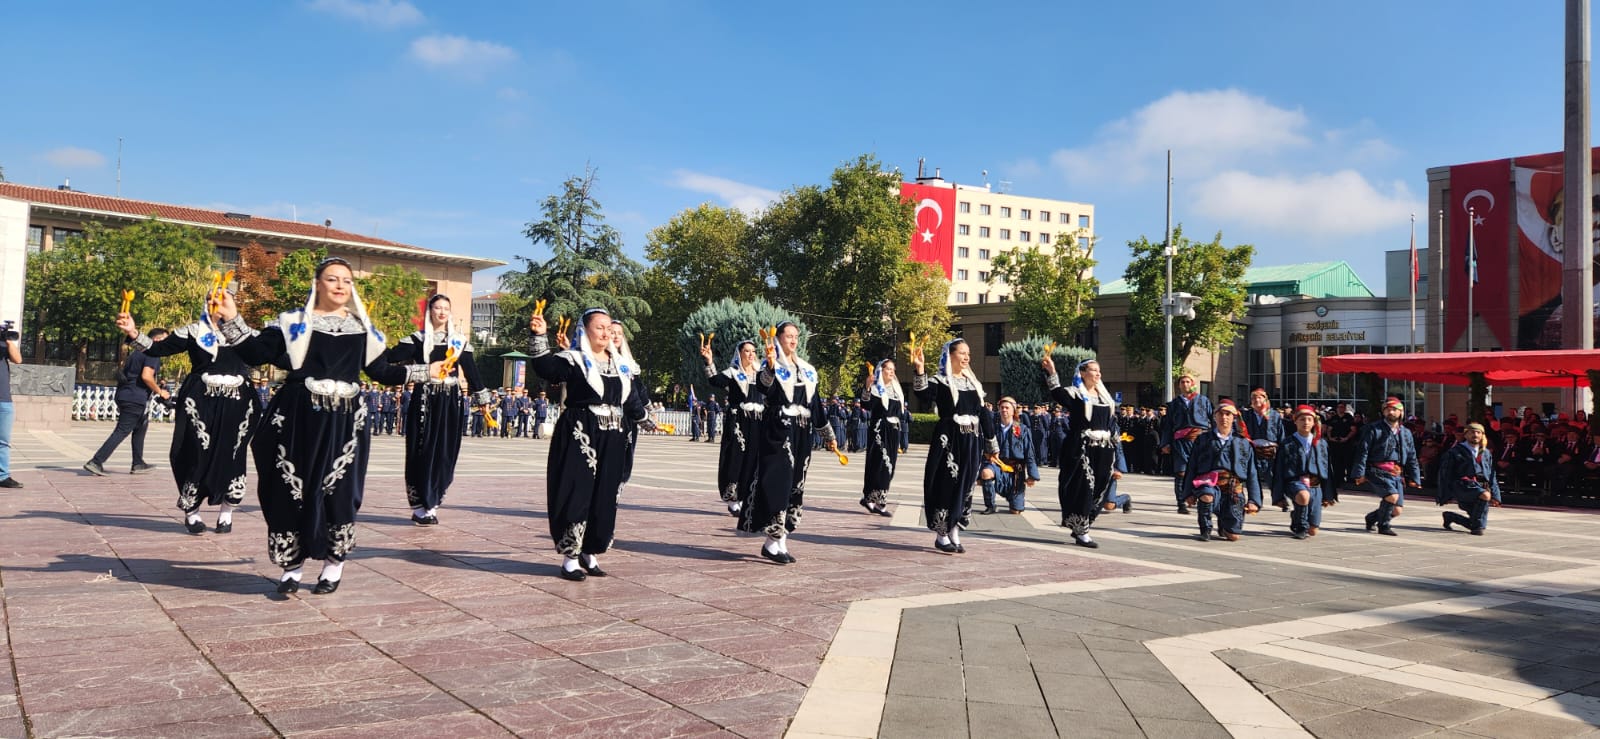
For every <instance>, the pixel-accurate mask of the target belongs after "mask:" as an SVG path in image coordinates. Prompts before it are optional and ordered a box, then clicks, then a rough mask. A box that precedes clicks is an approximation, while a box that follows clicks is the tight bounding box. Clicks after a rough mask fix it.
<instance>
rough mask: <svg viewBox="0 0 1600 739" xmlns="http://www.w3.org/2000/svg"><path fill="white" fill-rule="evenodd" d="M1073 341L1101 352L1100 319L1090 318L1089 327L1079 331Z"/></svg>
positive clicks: (1090, 349) (1093, 350)
mask: <svg viewBox="0 0 1600 739" xmlns="http://www.w3.org/2000/svg"><path fill="white" fill-rule="evenodd" d="M1073 343H1074V344H1077V345H1078V346H1081V347H1083V348H1085V349H1088V350H1089V351H1092V352H1096V353H1099V351H1100V321H1099V320H1098V319H1094V318H1091V319H1089V325H1088V327H1087V328H1085V329H1083V330H1082V331H1079V332H1078V336H1077V337H1076V339H1075V340H1074V341H1073Z"/></svg>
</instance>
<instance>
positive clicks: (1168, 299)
mask: <svg viewBox="0 0 1600 739" xmlns="http://www.w3.org/2000/svg"><path fill="white" fill-rule="evenodd" d="M1166 252H1167V291H1166V292H1165V293H1163V294H1162V296H1161V314H1162V316H1164V317H1165V318H1166V324H1167V332H1166V333H1167V366H1166V368H1165V369H1164V370H1163V372H1164V374H1165V375H1166V378H1167V379H1166V388H1167V389H1166V393H1165V396H1166V397H1165V398H1163V400H1165V401H1166V402H1171V401H1172V257H1173V255H1174V254H1175V253H1176V252H1177V250H1176V249H1175V248H1173V246H1172V150H1171V149H1168V150H1167V239H1166Z"/></svg>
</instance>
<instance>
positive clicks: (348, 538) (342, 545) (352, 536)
mask: <svg viewBox="0 0 1600 739" xmlns="http://www.w3.org/2000/svg"><path fill="white" fill-rule="evenodd" d="M355 548H356V525H355V524H354V523H344V524H339V525H337V526H329V527H328V555H329V556H330V557H331V558H332V559H337V560H341V561H342V560H344V556H345V555H346V554H349V553H350V550H352V549H355Z"/></svg>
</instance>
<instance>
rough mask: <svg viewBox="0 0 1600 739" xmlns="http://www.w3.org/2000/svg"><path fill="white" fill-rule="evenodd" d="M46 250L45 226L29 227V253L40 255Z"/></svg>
mask: <svg viewBox="0 0 1600 739" xmlns="http://www.w3.org/2000/svg"><path fill="white" fill-rule="evenodd" d="M43 248H44V226H29V227H28V253H29V254H38V253H39V250H40V249H43Z"/></svg>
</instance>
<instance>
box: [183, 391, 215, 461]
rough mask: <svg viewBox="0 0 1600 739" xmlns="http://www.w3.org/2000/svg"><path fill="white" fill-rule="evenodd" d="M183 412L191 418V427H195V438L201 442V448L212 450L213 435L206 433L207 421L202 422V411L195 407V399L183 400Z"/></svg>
mask: <svg viewBox="0 0 1600 739" xmlns="http://www.w3.org/2000/svg"><path fill="white" fill-rule="evenodd" d="M183 412H184V414H185V415H187V416H188V417H189V425H190V426H193V427H194V438H196V439H198V440H199V441H200V448H201V449H204V450H207V451H209V450H210V449H211V434H210V433H207V432H206V423H205V421H202V420H200V409H199V408H198V407H197V406H195V403H194V398H184V399H183Z"/></svg>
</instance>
